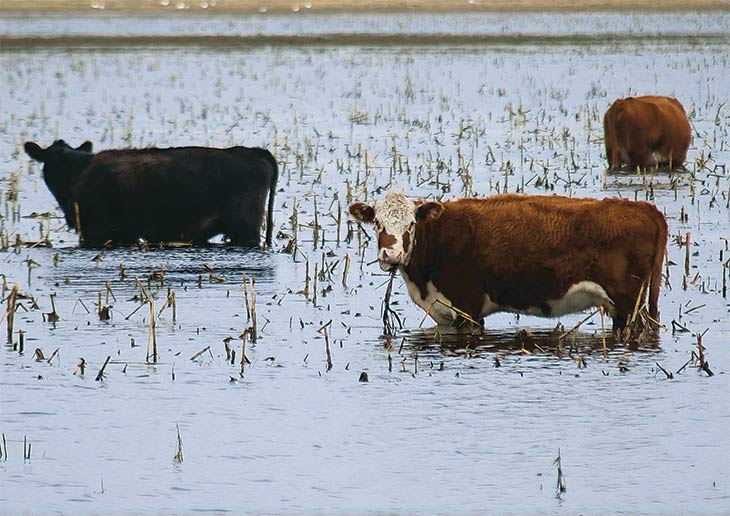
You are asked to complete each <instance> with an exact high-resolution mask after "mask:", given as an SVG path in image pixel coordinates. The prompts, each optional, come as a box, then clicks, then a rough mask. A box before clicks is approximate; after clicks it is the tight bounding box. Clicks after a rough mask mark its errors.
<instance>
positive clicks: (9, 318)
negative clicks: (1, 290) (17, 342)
mask: <svg viewBox="0 0 730 516" xmlns="http://www.w3.org/2000/svg"><path fill="white" fill-rule="evenodd" d="M17 301H18V285H13V289H12V290H11V291H10V295H9V296H8V302H7V307H6V308H5V321H6V323H7V329H8V338H7V343H8V345H12V343H13V325H14V324H15V309H16V304H17Z"/></svg>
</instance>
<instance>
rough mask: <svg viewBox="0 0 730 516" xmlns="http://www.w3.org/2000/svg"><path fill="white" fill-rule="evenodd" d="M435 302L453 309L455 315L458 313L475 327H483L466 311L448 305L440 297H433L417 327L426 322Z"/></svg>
mask: <svg viewBox="0 0 730 516" xmlns="http://www.w3.org/2000/svg"><path fill="white" fill-rule="evenodd" d="M436 303H438V304H440V305H443V306H445V307H446V308H448V309H450V310H453V311H454V312H456V314H457V315H459V316H460V317H461V318H462V319H464V320H465V321H467V322H469V323H471V324H472V326H474V327H477V328H480V329H483V328H484V326H482V324H481V323H480V322H477V321H475V320H474V319H473V318H472V317H471V316H470V315H469V314H468V313H466V312H465V311H463V310H460V309H458V308H456V307H455V306H454V305H450V304H448V303H444V302H443V301H441V300H440V299H434V300H433V302H432V303H431V306H429V307H428V310H426V314H425V315H424V316H423V319H421V323H420V324H419V325H418V327H419V328H421V327H422V326H423V323H425V322H426V318H427V317H428V316H430V315H431V310H433V307H434V305H435V304H436Z"/></svg>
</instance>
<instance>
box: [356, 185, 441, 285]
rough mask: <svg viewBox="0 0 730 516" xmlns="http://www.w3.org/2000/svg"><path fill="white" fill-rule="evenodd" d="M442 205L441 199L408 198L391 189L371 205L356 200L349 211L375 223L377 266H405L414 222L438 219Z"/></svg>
mask: <svg viewBox="0 0 730 516" xmlns="http://www.w3.org/2000/svg"><path fill="white" fill-rule="evenodd" d="M443 209H444V207H443V205H442V204H441V203H440V202H423V201H413V200H411V199H408V198H407V197H406V196H405V195H404V194H403V193H401V192H394V191H390V192H388V193H387V194H386V195H385V198H384V199H382V200H380V201H378V202H376V203H375V204H374V205H370V204H365V203H362V202H356V203H353V204H351V205H350V214H351V215H352V216H353V217H354V218H355V219H357V220H359V221H360V222H366V223H371V224H372V223H374V224H375V229H376V231H377V232H378V261H379V262H380V268H381V269H383V270H384V271H388V270H390V269H392V268H393V267H398V266H406V265H408V262H409V261H410V259H411V253H412V251H413V246H414V245H415V241H416V224H417V223H418V222H422V221H425V220H433V219H437V218H438V217H439V216H440V215H441V212H442V211H443Z"/></svg>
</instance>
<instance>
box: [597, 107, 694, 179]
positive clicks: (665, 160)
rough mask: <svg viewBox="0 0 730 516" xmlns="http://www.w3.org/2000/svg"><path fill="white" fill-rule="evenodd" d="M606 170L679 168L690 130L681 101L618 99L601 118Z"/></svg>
mask: <svg viewBox="0 0 730 516" xmlns="http://www.w3.org/2000/svg"><path fill="white" fill-rule="evenodd" d="M603 130H604V139H605V142H606V159H607V160H608V170H609V171H613V170H618V169H620V168H621V167H622V166H624V165H627V166H629V167H631V168H634V167H641V168H648V167H661V166H668V167H669V168H670V169H679V168H683V166H684V160H685V159H686V158H687V149H688V148H689V144H690V142H691V140H692V131H691V129H690V126H689V121H688V120H687V114H686V113H685V112H684V108H683V107H682V104H680V102H679V101H678V100H677V99H674V98H670V97H659V96H646V97H628V98H625V99H618V100H617V101H616V102H614V103H613V104H612V105H611V107H609V108H608V111H606V116H605V117H604V118H603Z"/></svg>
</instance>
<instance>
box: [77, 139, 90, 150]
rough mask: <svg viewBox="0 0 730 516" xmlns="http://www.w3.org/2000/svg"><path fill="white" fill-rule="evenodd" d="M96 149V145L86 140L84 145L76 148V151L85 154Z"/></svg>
mask: <svg viewBox="0 0 730 516" xmlns="http://www.w3.org/2000/svg"><path fill="white" fill-rule="evenodd" d="M93 148H94V144H93V143H91V142H90V141H89V140H86V141H85V142H84V143H82V144H81V145H79V146H78V147H76V150H79V151H83V152H91V151H92V149H93Z"/></svg>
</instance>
